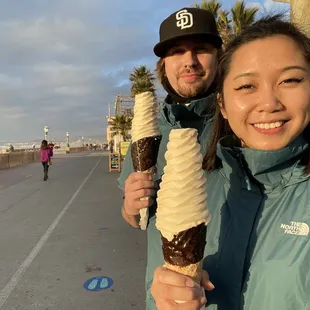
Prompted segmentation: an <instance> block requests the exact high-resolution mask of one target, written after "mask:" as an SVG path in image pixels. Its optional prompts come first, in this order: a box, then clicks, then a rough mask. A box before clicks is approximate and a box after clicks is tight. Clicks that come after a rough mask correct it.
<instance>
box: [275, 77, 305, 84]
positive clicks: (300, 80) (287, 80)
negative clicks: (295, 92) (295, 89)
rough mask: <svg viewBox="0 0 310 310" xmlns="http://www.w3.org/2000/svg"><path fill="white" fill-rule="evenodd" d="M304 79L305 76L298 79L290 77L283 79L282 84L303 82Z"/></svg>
mask: <svg viewBox="0 0 310 310" xmlns="http://www.w3.org/2000/svg"><path fill="white" fill-rule="evenodd" d="M302 81H303V78H302V79H296V78H290V79H286V80H284V81H282V82H281V83H280V84H282V83H284V84H291V83H296V84H298V83H301V82H302Z"/></svg>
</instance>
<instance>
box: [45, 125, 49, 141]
mask: <svg viewBox="0 0 310 310" xmlns="http://www.w3.org/2000/svg"><path fill="white" fill-rule="evenodd" d="M48 131H49V128H48V127H47V126H44V140H46V141H48Z"/></svg>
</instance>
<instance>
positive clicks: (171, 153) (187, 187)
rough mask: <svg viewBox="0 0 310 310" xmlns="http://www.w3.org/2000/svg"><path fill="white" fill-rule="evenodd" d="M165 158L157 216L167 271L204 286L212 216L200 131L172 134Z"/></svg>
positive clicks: (176, 130) (174, 131)
mask: <svg viewBox="0 0 310 310" xmlns="http://www.w3.org/2000/svg"><path fill="white" fill-rule="evenodd" d="M165 158H166V161H167V165H166V167H165V168H164V175H163V177H162V182H161V184H160V190H159V191H158V197H157V205H158V206H157V213H156V227H157V228H158V230H159V231H160V233H161V235H162V243H163V246H162V248H163V254H164V259H165V267H167V268H168V269H171V270H174V271H177V272H180V273H182V274H185V275H188V276H190V277H192V278H193V279H194V281H195V282H197V283H198V284H200V280H201V273H202V260H203V255H204V248H205V244H206V225H207V224H208V223H209V221H210V214H209V211H208V209H207V194H206V178H205V176H204V171H203V169H202V154H201V151H200V145H199V143H198V142H197V130H196V129H191V128H186V129H174V130H172V131H171V133H170V135H169V143H168V146H167V152H166V154H165Z"/></svg>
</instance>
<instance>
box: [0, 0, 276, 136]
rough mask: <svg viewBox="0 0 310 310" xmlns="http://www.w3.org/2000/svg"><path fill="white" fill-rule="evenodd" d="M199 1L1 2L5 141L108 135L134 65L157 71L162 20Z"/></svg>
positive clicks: (0, 131)
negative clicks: (111, 115) (111, 109)
mask: <svg viewBox="0 0 310 310" xmlns="http://www.w3.org/2000/svg"><path fill="white" fill-rule="evenodd" d="M270 3H271V2H270V1H269V2H266V5H270ZM193 4H194V2H193V3H191V2H189V1H188V0H173V1H168V2H167V1H166V0H157V1H152V0H147V1H142V0H131V1H130V5H129V4H128V3H127V2H126V1H124V0H113V1H105V0H53V1H50V0H27V1H20V0H11V1H1V2H0V42H1V49H0V68H1V70H0V92H1V102H0V141H3V140H16V139H22V140H28V139H35V138H41V137H42V136H43V127H44V126H45V125H48V126H49V127H50V135H51V136H52V137H53V136H54V137H58V136H63V135H64V134H65V132H66V131H70V132H71V133H72V136H79V135H84V136H86V135H92V134H93V135H95V134H96V135H97V134H101V133H102V134H104V133H105V126H106V119H105V116H106V115H107V114H108V105H109V103H110V104H111V105H112V106H113V103H114V100H115V97H116V95H117V94H118V93H121V94H122V95H124V96H126V95H129V90H130V85H129V81H128V77H129V74H130V72H131V71H132V69H133V67H134V66H139V65H140V64H146V65H147V66H148V67H149V68H150V69H154V68H155V64H156V60H157V58H156V57H155V56H154V55H153V46H154V45H155V44H156V43H157V41H158V28H159V25H160V23H161V22H162V20H163V19H164V18H166V17H167V16H168V15H169V14H171V13H172V12H174V11H176V10H178V9H180V8H182V7H184V6H192V5H193ZM280 5H281V4H279V6H280Z"/></svg>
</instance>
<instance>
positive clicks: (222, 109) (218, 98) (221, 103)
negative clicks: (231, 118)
mask: <svg viewBox="0 0 310 310" xmlns="http://www.w3.org/2000/svg"><path fill="white" fill-rule="evenodd" d="M216 99H217V104H218V105H219V107H220V110H221V113H222V116H223V118H225V119H227V113H226V110H225V105H224V100H223V95H221V94H220V93H218V94H217V97H216Z"/></svg>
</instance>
